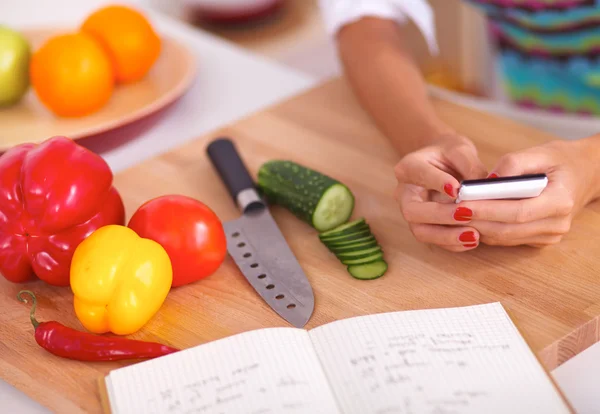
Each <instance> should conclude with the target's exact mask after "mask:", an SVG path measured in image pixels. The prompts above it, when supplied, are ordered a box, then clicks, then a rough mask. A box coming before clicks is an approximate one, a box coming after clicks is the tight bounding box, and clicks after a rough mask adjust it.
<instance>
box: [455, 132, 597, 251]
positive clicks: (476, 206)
mask: <svg viewBox="0 0 600 414" xmlns="http://www.w3.org/2000/svg"><path fill="white" fill-rule="evenodd" d="M599 144H600V141H598V139H597V138H588V139H586V140H581V141H553V142H551V143H548V144H545V145H542V146H539V147H534V148H530V149H527V150H525V151H520V152H515V153H511V154H508V155H505V156H504V157H502V158H501V159H500V161H499V163H498V165H497V166H496V167H495V168H494V169H493V170H492V171H493V173H495V174H497V175H498V176H500V177H502V176H512V175H521V174H535V173H546V174H547V175H548V186H547V187H546V189H545V190H544V191H543V192H542V194H541V195H540V196H539V197H536V198H530V199H525V200H481V201H470V202H464V203H461V204H460V206H461V207H464V208H468V209H470V210H471V211H472V212H473V217H472V221H471V222H470V223H469V224H470V226H472V227H474V228H476V229H477V230H478V231H479V233H480V239H481V242H482V243H485V244H490V245H502V246H516V245H530V246H536V247H541V246H546V245H550V244H555V243H558V242H560V241H561V239H562V237H563V236H564V235H565V234H566V233H567V232H568V231H569V229H570V228H571V221H572V220H573V217H574V216H575V215H576V214H577V213H578V212H579V211H580V210H581V209H582V208H583V207H584V206H585V205H586V204H588V203H589V202H591V201H593V199H595V198H596V197H598V195H599V192H598V186H599V185H598V181H599V180H600V175H599V174H598V173H599V172H600V169H599V168H600V162H599V161H600V159H599V158H598V154H600V146H599Z"/></svg>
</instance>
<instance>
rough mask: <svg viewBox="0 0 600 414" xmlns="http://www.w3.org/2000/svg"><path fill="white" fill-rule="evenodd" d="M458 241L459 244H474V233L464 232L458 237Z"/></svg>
mask: <svg viewBox="0 0 600 414" xmlns="http://www.w3.org/2000/svg"><path fill="white" fill-rule="evenodd" d="M458 240H460V241H461V242H476V241H477V237H475V232H473V231H465V232H464V233H462V234H461V235H460V236H459V237H458Z"/></svg>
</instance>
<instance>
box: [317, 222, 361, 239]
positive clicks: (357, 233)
mask: <svg viewBox="0 0 600 414" xmlns="http://www.w3.org/2000/svg"><path fill="white" fill-rule="evenodd" d="M369 235H371V229H370V228H369V226H365V227H362V228H360V229H358V230H356V231H354V232H352V233H348V234H342V235H340V236H329V237H321V236H319V239H321V241H322V242H323V243H338V242H341V241H350V240H352V239H355V238H361V237H365V236H369Z"/></svg>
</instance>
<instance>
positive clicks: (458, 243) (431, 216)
mask: <svg viewBox="0 0 600 414" xmlns="http://www.w3.org/2000/svg"><path fill="white" fill-rule="evenodd" d="M395 172H396V178H397V179H398V187H397V189H396V199H397V201H398V203H399V205H400V210H401V211H402V215H403V216H404V219H405V220H406V221H407V222H408V224H409V226H410V229H411V231H412V233H413V234H414V236H415V237H416V239H417V240H419V241H421V242H424V243H429V244H435V245H438V246H441V247H443V248H445V249H447V250H450V251H457V252H459V251H465V250H469V249H473V248H475V247H477V245H478V240H479V234H478V231H477V230H476V229H475V228H473V227H470V226H467V225H465V224H466V223H467V222H469V221H470V220H471V216H472V212H471V211H470V210H469V209H468V208H465V207H460V206H457V205H456V204H454V200H455V199H456V194H457V191H458V188H459V186H460V182H459V180H461V179H477V178H484V177H486V176H487V172H486V169H485V167H484V165H483V163H482V162H481V161H480V160H479V157H478V155H477V149H476V148H475V145H474V144H473V143H472V142H471V141H470V140H468V139H466V138H464V137H461V136H457V135H445V136H443V137H441V138H440V139H439V140H437V141H436V143H435V144H434V145H431V146H428V147H425V148H423V149H421V150H418V151H415V152H412V153H410V154H408V155H407V156H405V157H404V158H403V159H402V160H401V161H400V162H399V163H398V165H396V168H395Z"/></svg>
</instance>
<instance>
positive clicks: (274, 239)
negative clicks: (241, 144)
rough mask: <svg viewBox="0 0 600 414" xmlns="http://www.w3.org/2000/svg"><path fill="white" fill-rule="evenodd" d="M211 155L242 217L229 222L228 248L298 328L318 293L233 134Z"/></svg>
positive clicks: (252, 282)
mask: <svg viewBox="0 0 600 414" xmlns="http://www.w3.org/2000/svg"><path fill="white" fill-rule="evenodd" d="M206 151H207V154H208V157H209V159H210V161H211V163H212V165H213V167H214V168H215V170H216V171H217V173H218V175H219V177H220V178H221V180H222V181H223V183H224V184H225V186H226V187H227V189H228V191H229V193H230V194H231V196H232V198H233V200H234V202H235V203H236V204H237V206H238V208H239V209H240V211H241V213H242V215H241V217H240V218H238V219H236V220H232V221H229V222H226V223H224V224H223V227H224V229H225V233H226V237H227V251H228V253H229V255H230V257H231V258H232V259H233V260H234V262H235V263H236V265H237V267H238V268H239V270H240V272H241V273H242V274H243V275H244V277H245V278H246V279H247V280H248V282H249V283H250V285H251V286H252V287H253V288H254V290H255V291H256V292H257V293H258V294H259V295H260V297H261V298H262V299H263V300H264V301H265V302H266V303H267V304H268V305H269V306H270V307H271V309H273V310H274V311H275V312H276V313H277V314H279V316H281V317H282V318H283V319H285V320H286V321H288V322H289V323H291V324H292V325H293V326H295V327H297V328H302V327H304V326H305V325H306V323H307V322H308V321H309V320H310V317H311V316H312V313H313V311H314V305H315V300H314V294H313V290H312V287H311V285H310V282H309V281H308V279H307V277H306V275H305V273H304V271H303V270H302V267H301V266H300V264H299V263H298V260H297V258H296V256H295V255H294V253H293V252H292V250H291V249H290V247H289V245H288V243H287V241H286V239H285V237H284V235H283V234H282V233H281V231H280V229H279V226H278V225H277V223H276V222H275V220H274V219H273V217H272V216H271V213H270V211H269V208H268V205H267V203H266V202H265V201H264V200H263V199H262V198H261V197H260V196H259V194H258V192H257V190H256V187H255V184H254V181H253V180H252V177H251V176H250V173H249V172H248V169H247V168H246V166H245V164H244V162H243V161H242V159H241V158H240V155H239V153H238V151H237V149H236V148H235V145H234V144H233V142H232V140H231V139H229V138H224V137H223V138H217V139H215V140H213V141H212V142H211V143H210V144H209V145H208V147H207V150H206Z"/></svg>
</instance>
